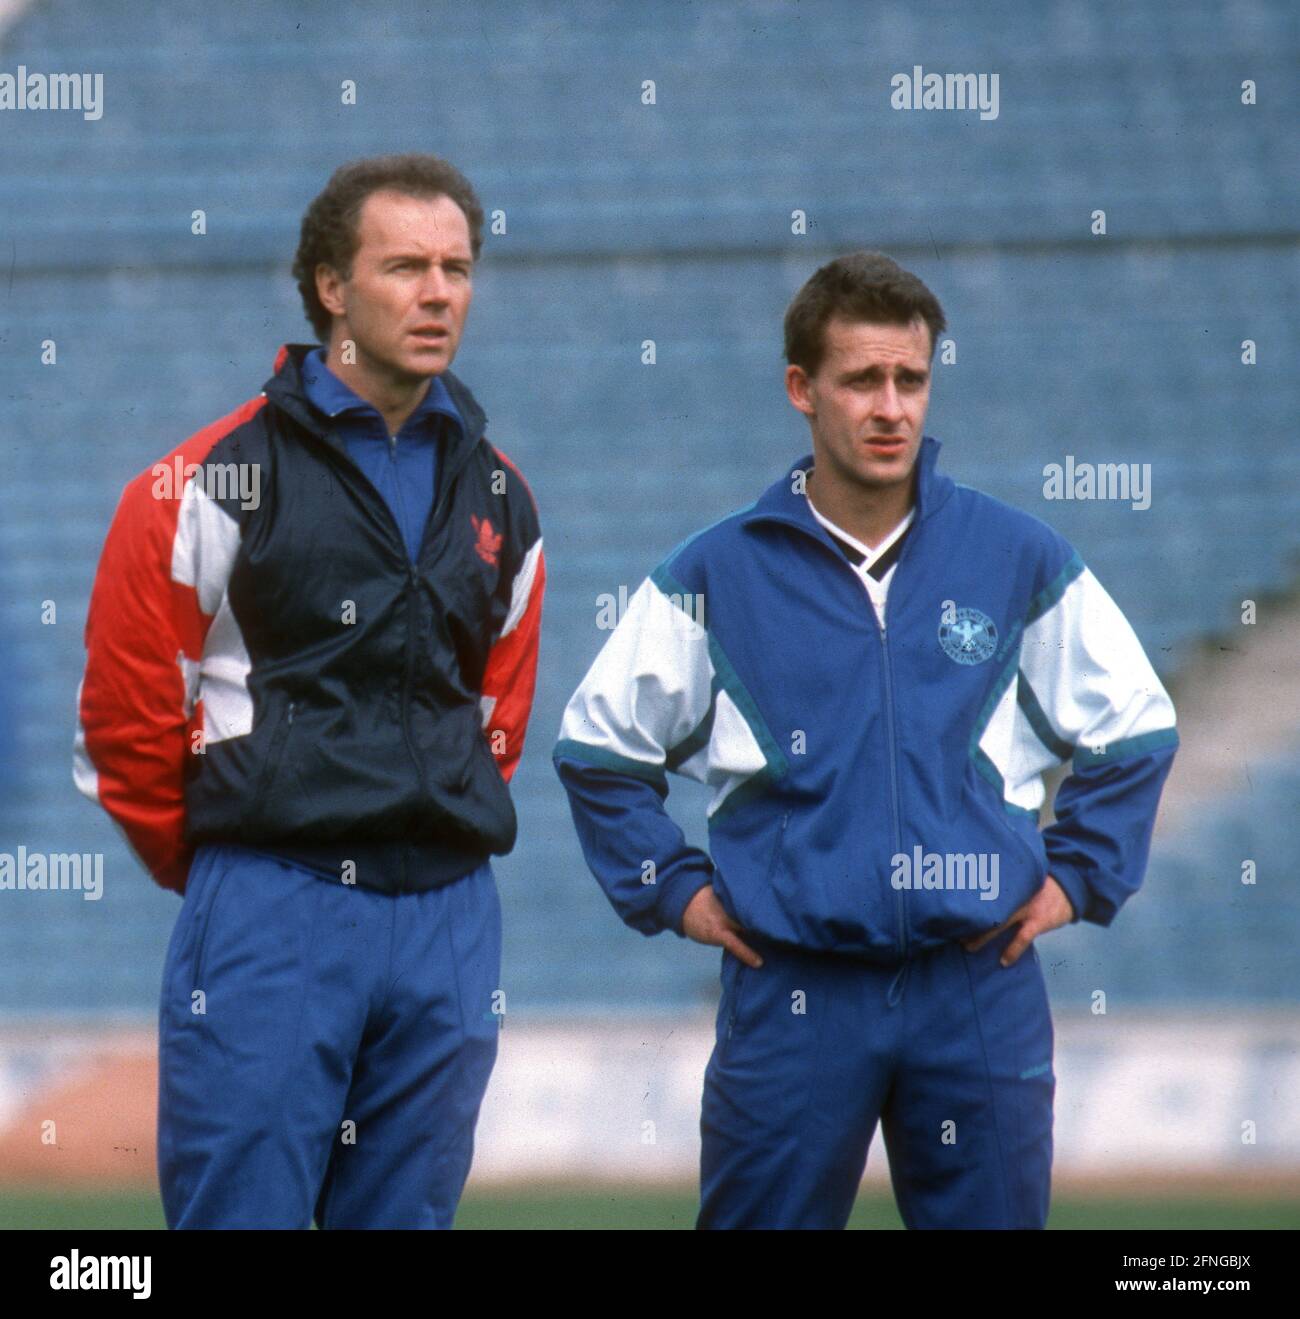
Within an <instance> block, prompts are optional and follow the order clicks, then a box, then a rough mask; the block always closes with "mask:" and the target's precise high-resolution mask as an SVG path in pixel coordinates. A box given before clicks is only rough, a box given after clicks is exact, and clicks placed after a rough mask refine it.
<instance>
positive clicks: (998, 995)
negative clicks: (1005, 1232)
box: [698, 930, 1056, 1228]
mask: <svg viewBox="0 0 1300 1319" xmlns="http://www.w3.org/2000/svg"><path fill="white" fill-rule="evenodd" d="M1014 934H1015V931H1014V930H1007V931H1005V932H1004V933H1002V934H999V935H998V936H997V937H996V938H994V939H991V940H990V941H989V942H988V943H987V944H986V945H985V946H984V947H983V948H981V949H980V950H979V952H977V953H968V952H966V951H965V949H964V948H962V947H961V945H960V944H957V943H951V944H947V945H944V946H943V947H942V948H939V949H937V950H935V951H931V952H926V953H922V954H921V955H919V956H916V957H913V958H912V959H911V960H910V961H909V962H907V963H905V964H904V966H903V967H902V968H899V967H880V966H872V965H869V964H867V963H864V962H861V961H856V960H852V959H849V958H845V957H838V956H834V955H826V954H811V953H805V952H801V951H799V950H797V949H793V948H790V947H789V946H778V945H774V944H771V943H767V942H755V943H753V944H752V946H753V947H754V948H755V949H756V951H758V952H759V954H760V955H761V956H762V957H763V959H764V964H763V966H762V967H761V968H760V969H759V970H753V969H751V968H749V967H746V966H743V964H741V963H740V962H738V961H737V960H736V959H735V958H733V957H732V956H731V955H730V954H728V953H724V954H723V966H722V986H723V994H722V1001H721V1004H720V1007H719V1011H718V1022H717V1042H716V1045H715V1048H714V1051H713V1056H712V1058H711V1059H710V1061H709V1065H708V1069H707V1071H706V1073H705V1081H704V1103H703V1109H702V1116H701V1123H700V1125H701V1133H702V1136H703V1151H702V1156H701V1206H700V1216H699V1221H698V1226H699V1227H702V1228H736V1227H787V1228H842V1227H843V1226H844V1225H845V1223H846V1222H847V1221H848V1217H849V1214H850V1212H851V1210H852V1208H853V1202H854V1198H855V1197H856V1195H857V1192H858V1183H859V1181H860V1179H861V1177H862V1172H863V1169H864V1167H865V1166H866V1160H867V1149H868V1146H869V1145H870V1143H871V1138H872V1135H873V1133H874V1132H875V1128H876V1123H877V1121H879V1122H880V1123H881V1124H882V1127H883V1131H884V1138H885V1146H886V1149H887V1151H888V1155H889V1171H890V1177H891V1180H892V1182H893V1188H894V1196H895V1198H896V1200H897V1202H898V1209H899V1213H900V1214H901V1215H902V1218H903V1221H904V1223H905V1224H906V1225H907V1226H908V1227H916V1228H1041V1227H1043V1226H1044V1225H1045V1223H1046V1220H1047V1207H1048V1198H1049V1191H1050V1181H1051V1166H1052V1100H1053V1096H1054V1092H1055V1089H1056V1080H1055V1075H1054V1073H1053V1071H1052V1045H1053V1036H1052V1021H1051V1016H1050V1012H1049V1009H1048V1001H1047V988H1046V985H1045V983H1044V980H1043V973H1042V969H1041V967H1040V965H1039V961H1038V954H1037V951H1036V950H1034V949H1033V948H1031V949H1030V951H1029V952H1027V953H1025V954H1023V955H1022V956H1021V957H1020V959H1019V960H1018V961H1017V962H1016V963H1015V964H1014V965H1013V966H1010V967H1003V966H1001V965H1000V964H999V961H998V959H999V957H1000V956H1001V954H1002V950H1003V949H1004V948H1005V947H1006V945H1007V944H1008V943H1010V941H1011V940H1012V938H1013V937H1014ZM745 937H746V938H748V937H749V936H745Z"/></svg>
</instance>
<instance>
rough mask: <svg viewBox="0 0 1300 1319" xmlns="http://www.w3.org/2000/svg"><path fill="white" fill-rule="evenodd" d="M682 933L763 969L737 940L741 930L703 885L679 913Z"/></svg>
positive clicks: (760, 961)
mask: <svg viewBox="0 0 1300 1319" xmlns="http://www.w3.org/2000/svg"><path fill="white" fill-rule="evenodd" d="M682 933H683V934H684V935H686V937H687V938H688V939H694V940H695V942H696V943H708V944H714V945H715V946H717V947H721V948H725V949H726V950H727V951H728V952H729V953H730V954H731V955H732V956H733V957H737V958H739V959H740V960H741V961H742V962H744V964H745V965H746V966H752V967H754V968H755V969H756V970H757V968H758V967H760V966H762V965H763V959H762V958H761V957H760V956H759V955H758V954H757V953H756V952H755V951H754V950H753V949H752V948H751V947H750V946H749V945H748V944H747V943H746V942H745V941H744V940H743V939H742V938H741V937H740V935H741V933H742V930H741V927H740V926H739V925H737V924H736V922H735V921H733V920H732V919H731V917H730V916H728V915H727V913H726V910H725V908H724V907H723V905H722V903H721V902H719V901H718V895H717V894H716V893H715V892H714V891H713V885H712V884H706V885H705V886H704V887H703V888H702V889H701V890H700V891H699V892H698V893H697V894H696V895H695V896H694V897H693V898H692V899H691V900H690V902H688V903H687V904H686V910H685V911H684V912H683V913H682Z"/></svg>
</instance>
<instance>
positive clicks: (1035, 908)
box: [962, 875, 1074, 966]
mask: <svg viewBox="0 0 1300 1319" xmlns="http://www.w3.org/2000/svg"><path fill="white" fill-rule="evenodd" d="M1073 919H1074V907H1073V906H1072V904H1071V902H1070V899H1069V898H1067V897H1066V896H1065V890H1064V889H1063V888H1062V887H1061V886H1060V885H1059V884H1058V883H1057V882H1056V880H1054V879H1053V878H1052V877H1051V875H1048V877H1047V878H1046V879H1045V880H1044V881H1043V887H1042V888H1040V889H1039V890H1038V892H1037V893H1035V894H1034V896H1033V897H1032V898H1030V899H1029V901H1028V902H1026V903H1025V904H1024V906H1023V907H1018V908H1017V909H1016V910H1015V911H1013V912H1012V913H1011V915H1010V916H1009V917H1008V918H1007V919H1006V920H1004V921H1003V922H1002V924H1001V925H998V926H995V927H994V928H993V929H991V930H986V931H985V932H984V933H983V934H973V935H971V937H970V938H969V939H963V940H962V946H963V947H964V948H965V949H966V951H967V952H970V953H975V952H978V951H979V950H980V949H981V948H983V947H984V945H985V944H986V943H988V941H989V940H990V939H992V938H993V937H994V935H997V934H1001V933H1002V931H1003V930H1006V929H1009V928H1010V927H1011V926H1012V925H1016V924H1019V926H1020V929H1019V931H1017V933H1016V937H1015V938H1014V939H1012V940H1011V942H1010V943H1009V944H1007V946H1006V947H1005V948H1004V949H1003V950H1002V957H1001V962H1002V965H1003V966H1012V965H1014V964H1015V963H1016V962H1017V961H1019V960H1020V957H1021V954H1023V953H1024V951H1025V949H1027V948H1028V947H1029V945H1030V944H1031V943H1033V942H1034V940H1035V939H1036V938H1038V936H1039V935H1040V934H1046V933H1047V931H1048V930H1055V929H1057V928H1058V927H1059V926H1062V925H1068V924H1069V923H1070V922H1071V921H1072V920H1073Z"/></svg>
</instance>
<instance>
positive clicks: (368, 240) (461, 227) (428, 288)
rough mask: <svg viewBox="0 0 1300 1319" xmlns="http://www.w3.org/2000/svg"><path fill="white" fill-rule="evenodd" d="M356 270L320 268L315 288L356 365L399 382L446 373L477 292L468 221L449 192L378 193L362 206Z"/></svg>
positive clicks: (336, 338) (333, 336)
mask: <svg viewBox="0 0 1300 1319" xmlns="http://www.w3.org/2000/svg"><path fill="white" fill-rule="evenodd" d="M357 239H358V244H357V251H356V255H355V256H354V257H353V260H352V274H351V276H350V277H349V278H347V279H342V278H340V276H339V274H338V272H337V271H334V270H331V269H330V268H329V267H328V266H322V267H320V269H319V270H318V271H317V277H316V287H317V291H318V293H319V295H320V300H321V302H322V303H323V304H324V306H325V308H326V310H327V311H329V312H331V313H332V314H333V316H334V317H335V320H334V326H333V331H332V334H331V343H332V344H337V343H340V342H342V340H344V339H351V340H353V342H355V344H356V346H357V364H358V365H359V366H361V367H363V368H368V369H369V370H371V371H374V372H378V373H381V374H384V375H388V376H391V377H396V378H399V379H402V378H405V379H414V378H417V377H419V378H427V377H429V376H435V375H438V374H440V373H441V372H443V371H445V370H446V369H447V368H448V367H449V366H450V365H451V362H452V359H453V358H454V357H455V356H456V349H457V348H458V347H459V345H460V336H461V331H462V330H463V329H464V326H465V317H466V315H467V314H468V313H469V304H470V299H471V298H472V297H473V292H474V290H473V284H472V275H473V266H474V258H473V253H472V249H471V247H470V236H469V221H468V220H467V219H466V218H465V212H464V211H462V210H461V209H460V207H459V206H457V205H456V203H455V202H454V201H452V200H451V198H450V197H408V196H406V195H405V194H404V193H400V192H388V191H385V192H373V193H371V194H370V196H369V197H367V198H366V200H365V202H364V203H363V204H362V207H361V216H360V219H359V221H358V224H357Z"/></svg>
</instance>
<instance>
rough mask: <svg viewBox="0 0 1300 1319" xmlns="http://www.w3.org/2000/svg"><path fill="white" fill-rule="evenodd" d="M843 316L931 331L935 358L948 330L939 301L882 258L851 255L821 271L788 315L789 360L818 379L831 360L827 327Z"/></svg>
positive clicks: (872, 254) (876, 254) (874, 254)
mask: <svg viewBox="0 0 1300 1319" xmlns="http://www.w3.org/2000/svg"><path fill="white" fill-rule="evenodd" d="M836 316H840V317H843V318H844V319H845V320H849V321H866V322H867V323H868V324H876V325H910V324H911V323H912V321H913V320H914V319H915V318H916V317H918V316H919V317H920V318H921V319H922V320H923V321H924V322H925V323H926V325H928V326H929V327H930V355H931V356H932V357H933V356H934V349H935V344H936V343H937V342H938V339H939V336H940V335H941V334H942V333H943V332H944V330H945V329H946V328H947V326H948V322H947V321H946V320H945V319H944V315H943V308H942V307H941V306H940V305H939V299H938V298H936V297H935V296H934V294H933V293H931V292H930V290H929V289H928V288H926V286H925V285H924V284H923V283H922V282H921V281H920V280H919V279H918V278H917V277H916V276H915V275H914V274H912V272H911V271H910V270H904V269H903V267H902V266H900V265H899V264H898V262H896V261H893V260H891V259H890V258H889V257H887V256H886V255H885V254H884V253H883V252H850V253H849V254H848V255H847V256H842V257H837V258H836V259H835V260H834V261H829V262H827V264H826V265H824V266H822V267H821V268H820V269H819V270H817V271H816V272H815V273H814V274H813V275H812V277H811V278H810V279H809V280H808V282H807V283H806V284H805V285H804V286H803V288H801V289H800V290H799V292H798V293H796V294H795V296H794V301H793V302H791V303H790V306H789V307H788V308H787V310H786V313H785V360H786V361H787V362H789V363H790V364H791V365H793V366H801V367H803V369H804V370H805V371H806V372H807V373H808V374H809V375H810V376H815V375H816V374H817V371H818V368H819V367H820V366H821V364H822V358H823V357H824V356H825V355H826V322H827V321H829V320H831V319H832V318H833V317H836Z"/></svg>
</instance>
